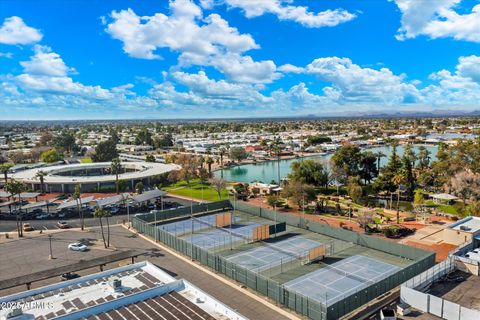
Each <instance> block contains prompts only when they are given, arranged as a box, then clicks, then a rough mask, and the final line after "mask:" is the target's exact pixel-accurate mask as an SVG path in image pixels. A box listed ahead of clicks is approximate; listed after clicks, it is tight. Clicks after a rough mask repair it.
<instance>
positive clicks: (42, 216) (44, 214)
mask: <svg viewBox="0 0 480 320" xmlns="http://www.w3.org/2000/svg"><path fill="white" fill-rule="evenodd" d="M49 217H50V215H48V214H46V213H42V214H39V215H37V216H35V219H37V220H45V219H48V218H49Z"/></svg>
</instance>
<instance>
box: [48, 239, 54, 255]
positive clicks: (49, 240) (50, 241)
mask: <svg viewBox="0 0 480 320" xmlns="http://www.w3.org/2000/svg"><path fill="white" fill-rule="evenodd" d="M48 243H49V245H50V255H49V256H48V259H49V260H52V259H53V252H52V235H51V234H49V235H48Z"/></svg>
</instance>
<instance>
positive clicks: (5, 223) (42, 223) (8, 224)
mask: <svg viewBox="0 0 480 320" xmlns="http://www.w3.org/2000/svg"><path fill="white" fill-rule="evenodd" d="M165 201H168V202H176V203H178V204H180V205H182V206H189V205H190V201H187V200H184V199H180V198H174V197H165ZM135 213H138V212H135ZM135 213H131V215H130V216H133V214H135ZM123 220H125V221H127V220H128V216H127V215H126V214H122V215H114V216H112V217H111V218H110V221H111V223H112V224H114V223H117V222H121V221H123ZM58 221H67V222H68V224H69V225H70V226H71V227H72V228H80V226H81V221H80V219H79V218H69V219H61V218H58V219H48V220H35V219H33V220H24V221H22V223H30V225H31V226H32V227H33V228H34V229H35V230H40V229H43V230H45V229H49V230H51V229H57V222H58ZM99 225H100V223H99V220H98V219H96V218H85V226H86V227H95V226H99ZM16 230H17V222H16V221H15V220H0V232H12V231H16Z"/></svg>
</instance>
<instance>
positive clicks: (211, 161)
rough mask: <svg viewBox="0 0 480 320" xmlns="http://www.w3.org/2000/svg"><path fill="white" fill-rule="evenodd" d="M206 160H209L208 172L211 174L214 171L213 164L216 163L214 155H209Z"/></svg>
mask: <svg viewBox="0 0 480 320" xmlns="http://www.w3.org/2000/svg"><path fill="white" fill-rule="evenodd" d="M206 162H207V166H208V173H209V174H211V173H212V164H214V163H215V161H214V160H213V158H212V157H208V158H207V160H206Z"/></svg>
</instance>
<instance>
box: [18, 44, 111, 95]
mask: <svg viewBox="0 0 480 320" xmlns="http://www.w3.org/2000/svg"><path fill="white" fill-rule="evenodd" d="M33 50H34V55H33V56H31V57H30V60H28V61H21V62H20V65H21V66H22V67H23V73H22V74H20V75H18V76H17V77H16V80H17V82H18V84H19V85H20V86H21V87H22V88H23V89H24V90H27V91H36V92H44V93H58V94H71V95H78V96H83V97H87V98H92V99H108V98H110V97H111V93H110V92H109V91H108V90H106V89H103V88H102V87H100V86H87V85H83V84H82V83H79V82H75V81H74V80H73V79H72V78H71V77H69V74H70V73H75V69H73V68H70V67H68V66H67V65H66V64H65V62H64V61H63V59H62V58H61V57H60V55H59V54H58V53H56V52H53V51H52V49H51V48H50V47H47V46H40V45H35V47H34V48H33Z"/></svg>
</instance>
